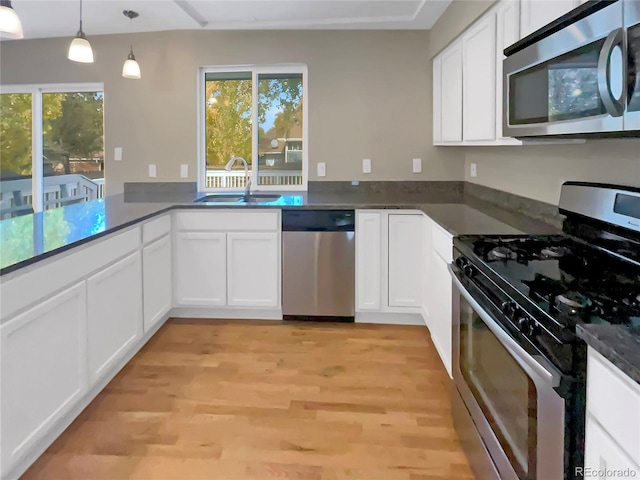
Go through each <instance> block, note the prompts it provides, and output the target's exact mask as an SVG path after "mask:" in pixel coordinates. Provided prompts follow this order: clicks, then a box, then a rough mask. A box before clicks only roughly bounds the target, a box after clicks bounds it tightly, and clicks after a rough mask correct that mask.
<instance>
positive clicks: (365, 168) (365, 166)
mask: <svg viewBox="0 0 640 480" xmlns="http://www.w3.org/2000/svg"><path fill="white" fill-rule="evenodd" d="M362 173H371V159H370V158H365V159H364V160H362Z"/></svg>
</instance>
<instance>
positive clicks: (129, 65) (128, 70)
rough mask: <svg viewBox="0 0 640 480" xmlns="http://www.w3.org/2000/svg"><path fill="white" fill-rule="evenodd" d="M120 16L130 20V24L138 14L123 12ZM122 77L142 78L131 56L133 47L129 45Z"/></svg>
mask: <svg viewBox="0 0 640 480" xmlns="http://www.w3.org/2000/svg"><path fill="white" fill-rule="evenodd" d="M122 14H123V15H124V16H125V17H127V18H128V19H129V20H131V23H133V19H134V18H136V17H137V16H138V12H134V11H133V10H124V11H123V12H122ZM122 76H123V77H124V78H133V79H136V80H137V79H139V78H141V77H142V74H141V73H140V65H139V64H138V61H137V60H136V56H135V55H134V54H133V45H130V47H129V56H128V57H127V59H126V60H125V61H124V65H122Z"/></svg>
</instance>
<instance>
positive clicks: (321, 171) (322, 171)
mask: <svg viewBox="0 0 640 480" xmlns="http://www.w3.org/2000/svg"><path fill="white" fill-rule="evenodd" d="M326 175H327V164H326V163H325V162H318V176H319V177H325V176H326Z"/></svg>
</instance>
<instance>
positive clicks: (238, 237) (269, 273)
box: [227, 232, 280, 308]
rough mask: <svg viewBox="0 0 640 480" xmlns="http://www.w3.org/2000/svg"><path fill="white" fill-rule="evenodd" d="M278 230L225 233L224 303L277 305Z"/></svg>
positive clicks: (278, 272)
mask: <svg viewBox="0 0 640 480" xmlns="http://www.w3.org/2000/svg"><path fill="white" fill-rule="evenodd" d="M278 238H279V236H278V234H277V233H244V232H238V233H228V234H227V304H228V305H229V306H238V307H273V308H277V307H279V306H280V245H279V242H278Z"/></svg>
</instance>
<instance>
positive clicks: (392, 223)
mask: <svg viewBox="0 0 640 480" xmlns="http://www.w3.org/2000/svg"><path fill="white" fill-rule="evenodd" d="M422 218H423V217H422V215H420V214H417V215H416V214H409V215H397V214H390V215H389V306H390V307H421V306H422V282H421V274H422V272H421V269H420V261H421V259H422V250H423V238H422Z"/></svg>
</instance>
